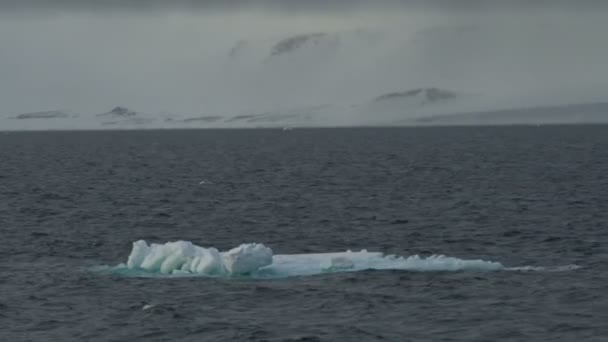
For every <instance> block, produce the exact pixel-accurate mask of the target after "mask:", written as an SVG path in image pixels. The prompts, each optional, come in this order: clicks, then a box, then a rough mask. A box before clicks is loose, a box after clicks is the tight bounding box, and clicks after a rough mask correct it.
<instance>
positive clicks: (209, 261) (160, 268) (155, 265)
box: [126, 240, 272, 275]
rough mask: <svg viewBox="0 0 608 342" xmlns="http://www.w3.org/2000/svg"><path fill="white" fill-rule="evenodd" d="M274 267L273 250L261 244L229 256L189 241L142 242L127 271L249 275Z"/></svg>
mask: <svg viewBox="0 0 608 342" xmlns="http://www.w3.org/2000/svg"><path fill="white" fill-rule="evenodd" d="M271 263H272V250H271V249H270V248H268V247H266V246H264V245H262V244H243V245H241V246H239V247H237V248H233V249H231V250H230V251H228V252H225V253H220V252H218V250H217V249H215V248H213V247H211V248H203V247H200V246H196V245H194V244H193V243H192V242H190V241H176V242H167V243H165V244H162V245H161V244H155V243H153V244H151V245H149V246H148V244H147V243H146V242H145V241H143V240H139V241H136V242H134V243H133V249H132V250H131V254H130V255H129V259H128V261H127V265H126V266H127V268H129V269H136V270H137V269H139V270H144V271H147V272H152V273H162V274H177V273H190V274H203V275H222V274H248V273H251V272H253V271H256V270H258V269H259V268H261V267H263V266H267V265H270V264H271Z"/></svg>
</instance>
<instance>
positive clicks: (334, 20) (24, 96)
mask: <svg viewBox="0 0 608 342" xmlns="http://www.w3.org/2000/svg"><path fill="white" fill-rule="evenodd" d="M577 4H578V5H577V6H578V7H576V6H574V5H573V4H572V2H568V1H553V2H548V1H532V2H524V1H502V2H498V1H466V0H457V1H442V0H432V1H381V2H363V1H355V2H352V1H334V2H329V3H328V2H320V1H312V2H295V1H289V0H284V1H253V2H244V1H243V2H241V1H236V2H221V1H175V2H163V1H144V0H141V1H130V2H121V1H111V0H102V1H96V2H93V1H70V0H64V1H60V0H57V1H52V0H51V1H36V0H24V1H0V42H1V43H2V49H0V75H2V77H1V78H0V103H2V106H1V107H0V129H34V128H35V129H47V128H49V129H50V128H69V129H77V128H81V127H87V128H138V127H142V128H147V127H166V128H172V127H182V126H187V127H191V126H192V127H267V126H281V125H290V126H323V125H330V126H335V125H339V126H349V125H367V124H372V125H376V124H383V125H402V124H419V123H421V122H425V123H429V122H431V121H433V120H435V121H433V122H437V123H438V122H439V121H437V120H439V119H433V120H430V119H429V118H431V117H433V118H439V117H442V118H443V117H444V116H446V115H450V114H458V115H461V114H463V113H490V112H491V113H493V114H492V115H493V116H496V115H506V116H512V117H511V118H510V119H501V120H498V121H492V122H497V123H500V122H509V123H513V122H515V123H517V122H522V123H525V122H527V121H526V120H523V119H522V118H521V115H515V114H513V113H514V112H513V111H510V110H512V109H521V108H539V107H543V108H557V107H560V108H573V107H563V106H571V105H578V104H593V106H592V107H593V108H595V110H598V111H600V112H602V111H603V109H601V108H604V107H603V105H600V104H601V103H604V102H608V99H607V97H608V96H607V95H608V69H607V68H606V67H605V64H606V62H605V61H606V60H608V44H606V43H608V41H607V40H608V38H606V37H605V34H604V32H606V29H608V24H607V23H606V21H605V18H606V14H608V10H607V9H606V6H605V4H604V3H603V2H598V1H582V2H577ZM408 94H409V95H408ZM115 107H116V108H123V109H125V110H126V111H127V113H129V112H132V113H135V114H133V115H129V116H128V117H124V116H123V115H112V112H113V110H112V109H116V108H115ZM57 108H66V110H60V111H57ZM35 113H55V114H52V115H51V114H35ZM61 113H64V114H65V115H63V114H61ZM99 113H108V115H103V116H99V115H97V114H99ZM142 113H145V114H142ZM497 113H501V114H497ZM33 114H35V115H33ZM74 114H76V115H77V117H74V116H75V115H74ZM115 114H116V113H115ZM563 115H564V114H563V113H562V114H559V115H558V114H556V117H561V118H563V119H560V120H561V121H564V120H566V121H567V122H587V121H586V120H587V119H589V117H588V116H578V117H577V118H578V119H576V120H573V119H569V118H564V116H563ZM27 117H30V118H33V117H36V118H37V119H36V120H33V119H29V120H26V119H27ZM459 117H462V116H459ZM542 117H544V118H546V120H548V121H547V122H561V121H560V120H557V121H556V120H554V119H550V118H548V117H547V116H546V115H545V114H543V115H542ZM462 118H464V117H462ZM470 118H471V117H469V118H468V119H467V120H466V121H463V123H464V122H466V123H468V124H474V123H475V122H477V121H475V120H473V121H471V119H470ZM517 118H519V119H517ZM593 118H594V119H593V120H592V122H597V121H598V119H602V116H601V114H598V115H595V116H593ZM429 120H430V121H429ZM455 120H457V119H456V116H455V117H453V118H451V119H450V120H449V122H453V121H455ZM440 121H441V122H447V121H445V120H444V119H442V120H440ZM541 121H542V120H541ZM480 122H486V123H487V122H489V121H487V120H481V121H480ZM534 122H536V121H534Z"/></svg>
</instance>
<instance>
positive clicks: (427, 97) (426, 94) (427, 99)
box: [373, 88, 457, 103]
mask: <svg viewBox="0 0 608 342" xmlns="http://www.w3.org/2000/svg"><path fill="white" fill-rule="evenodd" d="M455 97H457V94H456V93H455V92H452V91H449V90H444V89H439V88H417V89H412V90H408V91H404V92H394V93H387V94H383V95H380V96H378V97H376V98H375V99H374V100H373V101H374V102H380V101H389V100H395V99H403V98H418V99H420V100H421V101H422V102H423V103H435V102H440V101H445V100H449V99H453V98H455Z"/></svg>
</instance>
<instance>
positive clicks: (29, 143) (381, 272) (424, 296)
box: [0, 126, 608, 342]
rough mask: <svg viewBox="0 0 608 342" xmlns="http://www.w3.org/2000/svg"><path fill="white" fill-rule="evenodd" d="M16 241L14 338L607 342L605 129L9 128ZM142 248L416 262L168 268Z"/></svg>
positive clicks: (7, 310) (9, 250)
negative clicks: (135, 256)
mask: <svg viewBox="0 0 608 342" xmlns="http://www.w3.org/2000/svg"><path fill="white" fill-rule="evenodd" d="M0 232H1V235H0V237H1V240H0V341H598V342H599V341H607V340H608V126H541V127H524V126H521V127H515V126H514V127H452V128H373V129H372V128H359V129H295V130H292V131H282V130H262V129H260V130H184V131H177V130H167V131H104V132H92V131H91V132H84V131H83V132H21V133H18V132H11V133H7V134H2V133H0ZM138 240H145V241H146V242H147V243H148V244H150V243H156V244H164V243H167V242H171V241H180V240H183V241H190V242H192V243H193V244H195V245H198V246H204V247H214V248H217V249H218V250H219V251H228V250H230V249H231V248H233V247H236V246H239V245H240V244H242V243H253V242H256V243H263V244H264V245H265V246H267V247H269V248H271V249H272V252H273V253H274V255H275V258H277V256H283V258H287V259H289V258H291V259H289V260H297V262H298V265H301V264H306V263H308V264H306V265H305V266H306V267H308V269H314V270H317V269H319V270H321V268H320V266H319V265H317V264H316V262H317V261H318V260H316V259H314V258H309V257H307V255H308V256H310V255H311V254H312V255H317V254H318V253H329V252H344V251H346V250H352V251H353V252H355V251H360V250H362V249H366V250H367V251H369V252H370V253H371V252H382V253H385V254H387V255H388V254H395V255H398V256H402V257H403V258H399V257H395V258H394V259H391V260H392V261H391V262H393V263H392V264H391V263H389V266H387V267H363V266H361V265H367V264H360V262H361V261H360V260H359V259H356V260H355V259H353V260H354V264H355V267H354V268H353V267H351V266H353V265H352V264H349V261H348V260H347V261H346V262H344V260H342V259H340V260H338V261H339V262H338V264H339V265H338V266H340V265H342V266H344V267H343V268H340V267H338V268H337V269H323V270H322V271H320V272H308V273H306V272H305V273H302V274H298V273H296V274H291V273H290V274H287V273H285V274H283V276H281V277H268V278H265V277H257V276H253V275H252V274H249V275H239V276H232V275H221V276H218V275H215V276H214V275H205V274H187V273H186V274H184V273H166V272H165V273H162V272H157V271H154V270H152V271H146V270H142V269H137V268H136V269H129V268H128V267H127V266H125V263H127V260H128V258H129V256H130V254H131V252H132V247H133V242H135V241H138ZM353 254H354V255H357V256H360V257H361V258H366V254H365V253H353ZM322 255H325V254H322ZM348 255H350V254H348ZM414 255H418V256H419V257H412V256H414ZM433 255H445V256H446V257H449V258H448V259H446V258H441V257H436V256H433ZM315 260H316V261H315ZM381 260H382V262H384V260H385V259H381ZM412 260H414V261H415V262H414V263H413V264H412V262H413V261H412ZM466 260H473V261H475V260H483V261H477V264H473V266H471V267H464V268H463V267H460V266H459V265H460V264H459V262H465V261H466ZM275 261H276V259H275ZM334 261H335V260H334ZM330 262H332V260H330ZM494 263H500V264H494ZM383 265H384V264H383ZM391 265H392V266H391ZM400 265H401V266H403V265H406V266H407V265H409V266H408V267H401V266H400ZM476 265H479V267H478V266H476ZM483 265H500V267H495V268H493V267H484V266H483ZM385 266H386V265H385ZM410 266H411V267H410ZM369 268H371V269H369ZM286 270H287V271H289V270H290V268H286Z"/></svg>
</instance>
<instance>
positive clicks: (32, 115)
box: [14, 111, 70, 119]
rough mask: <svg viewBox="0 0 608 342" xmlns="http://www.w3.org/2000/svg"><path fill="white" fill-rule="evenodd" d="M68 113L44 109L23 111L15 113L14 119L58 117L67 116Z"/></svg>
mask: <svg viewBox="0 0 608 342" xmlns="http://www.w3.org/2000/svg"><path fill="white" fill-rule="evenodd" d="M69 116H70V115H69V114H67V113H64V112H61V111H46V112H35V113H23V114H19V115H16V116H15V117H14V118H15V119H59V118H67V117H69Z"/></svg>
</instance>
